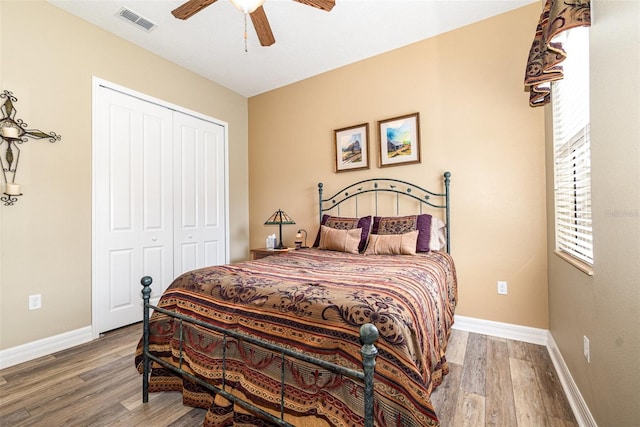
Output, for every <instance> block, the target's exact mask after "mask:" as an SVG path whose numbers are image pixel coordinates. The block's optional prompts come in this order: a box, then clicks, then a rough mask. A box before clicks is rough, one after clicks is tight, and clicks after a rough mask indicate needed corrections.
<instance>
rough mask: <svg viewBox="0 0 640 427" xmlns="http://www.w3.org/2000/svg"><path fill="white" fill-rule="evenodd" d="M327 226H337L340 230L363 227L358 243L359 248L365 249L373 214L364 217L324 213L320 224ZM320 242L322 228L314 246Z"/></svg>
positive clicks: (360, 249)
mask: <svg viewBox="0 0 640 427" xmlns="http://www.w3.org/2000/svg"><path fill="white" fill-rule="evenodd" d="M323 225H324V226H326V227H329V228H335V229H338V230H351V229H353V228H361V229H362V235H361V236H360V243H359V244H358V250H359V251H360V252H362V251H364V247H365V246H366V245H367V238H368V237H369V230H370V229H371V215H369V216H363V217H362V218H345V217H339V216H331V215H327V214H324V215H323V216H322V221H320V226H321V227H322V226H323ZM319 244H320V230H318V235H317V236H316V241H315V243H314V244H313V247H314V248H316V247H318V245H319Z"/></svg>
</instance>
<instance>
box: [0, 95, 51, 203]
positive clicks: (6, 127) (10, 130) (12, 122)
mask: <svg viewBox="0 0 640 427" xmlns="http://www.w3.org/2000/svg"><path fill="white" fill-rule="evenodd" d="M0 98H4V99H5V101H4V103H3V104H2V107H0V112H2V118H1V119H0V166H1V167H2V178H3V179H4V184H5V189H4V196H2V197H0V200H1V201H3V202H4V205H5V206H12V205H13V204H14V203H15V202H17V201H18V197H19V196H22V193H21V192H20V185H19V184H16V182H15V179H16V172H17V171H18V161H19V160H20V144H22V143H23V142H27V141H28V140H29V139H28V138H33V139H44V138H48V139H49V142H52V143H53V142H56V141H60V140H61V139H62V137H61V136H60V135H58V134H56V133H55V132H49V133H45V132H42V131H40V130H38V129H27V126H28V125H27V123H25V122H24V121H23V120H22V119H16V113H17V111H16V109H15V107H14V105H13V104H14V102H17V101H18V98H16V97H15V96H13V93H12V92H9V91H8V90H5V91H4V92H2V93H1V94H0ZM5 145H6V147H5ZM2 149H4V152H2V151H1V150H2ZM14 152H15V153H14ZM5 163H6V164H5ZM7 175H8V176H9V177H10V179H9V178H8V177H7Z"/></svg>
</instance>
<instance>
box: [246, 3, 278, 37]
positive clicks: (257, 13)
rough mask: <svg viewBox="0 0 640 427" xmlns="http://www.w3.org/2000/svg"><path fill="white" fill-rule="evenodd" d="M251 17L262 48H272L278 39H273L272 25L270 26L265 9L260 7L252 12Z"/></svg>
mask: <svg viewBox="0 0 640 427" xmlns="http://www.w3.org/2000/svg"><path fill="white" fill-rule="evenodd" d="M250 16H251V22H253V28H255V29H256V34H258V39H259V40H260V44H261V45H262V46H271V45H272V44H274V43H275V42H276V39H275V38H274V37H273V33H272V32H271V25H269V20H268V19H267V14H266V13H264V8H263V7H262V6H260V7H259V8H257V9H256V10H254V11H253V12H251V14H250Z"/></svg>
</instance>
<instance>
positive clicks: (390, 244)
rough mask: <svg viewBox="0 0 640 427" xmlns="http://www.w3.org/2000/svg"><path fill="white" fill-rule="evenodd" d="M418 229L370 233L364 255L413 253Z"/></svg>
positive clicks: (414, 252)
mask: <svg viewBox="0 0 640 427" xmlns="http://www.w3.org/2000/svg"><path fill="white" fill-rule="evenodd" d="M418 234H420V232H419V231H418V230H413V231H409V232H408V233H403V234H372V235H371V236H369V244H368V245H367V250H366V251H364V254H365V255H415V254H416V242H417V240H418Z"/></svg>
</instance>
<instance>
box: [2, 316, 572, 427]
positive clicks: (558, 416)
mask: <svg viewBox="0 0 640 427" xmlns="http://www.w3.org/2000/svg"><path fill="white" fill-rule="evenodd" d="M141 330H142V327H141V325H140V324H136V325H132V326H128V327H126V328H122V329H119V330H116V331H112V332H109V333H107V334H105V335H104V336H103V337H101V338H100V339H98V340H95V341H93V342H91V343H88V344H84V345H81V346H78V347H75V348H72V349H69V350H65V351H62V352H59V353H55V354H53V355H49V356H46V357H42V358H40V359H36V360H33V361H30V362H27V363H23V364H20V365H16V366H13V367H10V368H7V369H4V370H2V371H0V426H3V427H5V426H6V427H23V426H47V427H58V426H82V427H88V426H95V427H103V426H126V427H131V426H145V427H165V426H166V427H190V426H200V425H202V420H203V418H204V410H203V409H194V408H189V407H186V406H183V405H182V398H181V396H180V394H179V393H175V392H171V393H169V392H166V393H151V394H150V396H149V403H148V404H144V405H143V404H142V393H141V386H142V377H141V376H140V375H139V374H138V373H137V371H136V370H135V368H134V366H133V352H134V349H135V346H136V345H137V342H138V340H139V338H140V335H141ZM447 359H448V360H449V364H450V373H449V375H447V376H446V377H445V379H444V381H443V383H442V385H441V386H440V387H438V388H437V389H436V390H435V391H434V393H433V395H432V401H433V404H434V406H435V408H436V412H437V413H438V416H439V418H440V421H441V424H442V427H450V426H451V427H458V426H472V427H482V426H504V427H529V426H531V427H543V426H548V427H555V426H563V427H568V426H577V423H576V420H575V418H574V417H573V414H572V413H571V409H570V407H569V404H568V402H567V399H566V397H565V395H564V393H563V391H562V388H561V386H560V382H559V380H558V377H557V375H556V372H555V370H554V368H553V365H552V363H551V360H550V358H549V355H548V352H547V350H546V348H544V347H542V346H537V345H533V344H527V343H522V342H518V341H511V340H504V339H499V338H494V337H490V336H486V335H479V334H473V333H467V332H461V331H457V330H454V331H453V333H452V336H451V339H450V341H449V347H448V350H447Z"/></svg>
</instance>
